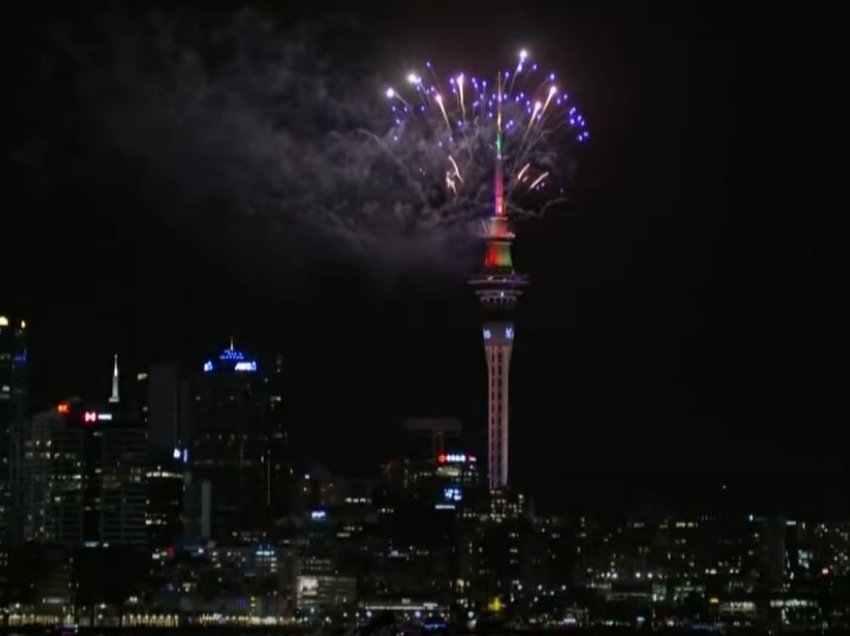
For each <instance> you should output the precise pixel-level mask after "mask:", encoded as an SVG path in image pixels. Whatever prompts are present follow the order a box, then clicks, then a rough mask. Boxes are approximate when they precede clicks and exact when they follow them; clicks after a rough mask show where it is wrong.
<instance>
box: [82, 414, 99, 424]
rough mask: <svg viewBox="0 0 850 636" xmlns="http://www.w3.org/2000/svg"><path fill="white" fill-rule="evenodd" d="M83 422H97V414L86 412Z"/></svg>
mask: <svg viewBox="0 0 850 636" xmlns="http://www.w3.org/2000/svg"><path fill="white" fill-rule="evenodd" d="M83 422H86V423H89V422H97V412H95V411H86V412H85V413H83Z"/></svg>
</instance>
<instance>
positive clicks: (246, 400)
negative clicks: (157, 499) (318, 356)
mask: <svg viewBox="0 0 850 636" xmlns="http://www.w3.org/2000/svg"><path fill="white" fill-rule="evenodd" d="M282 367H283V363H282V359H281V358H280V357H279V356H278V357H276V358H275V359H273V360H269V361H265V360H261V359H258V358H255V357H254V356H248V355H246V354H245V353H244V352H243V351H241V350H239V349H237V348H236V347H235V346H234V345H233V343H232V342H231V343H230V347H228V348H227V349H224V350H223V351H222V352H221V353H219V354H218V356H216V357H214V358H210V359H208V360H207V361H206V362H205V363H204V364H203V366H202V369H200V373H198V375H197V378H196V383H195V394H194V404H193V407H192V410H193V412H192V418H191V419H192V425H191V432H190V433H189V436H190V444H189V451H188V458H189V466H190V470H191V473H192V481H193V482H194V483H195V485H196V486H197V488H194V490H196V491H197V492H198V493H199V494H201V495H202V496H203V493H204V492H205V490H204V485H203V484H204V483H207V484H208V486H207V487H206V488H207V489H208V491H209V493H210V494H209V495H206V496H207V497H208V498H211V520H210V521H211V528H210V530H211V533H212V537H208V538H215V539H217V540H218V541H230V540H233V539H234V538H236V535H238V534H240V533H242V534H244V533H248V534H250V533H254V532H258V531H264V530H267V529H269V528H270V527H271V525H272V522H273V521H274V520H275V519H276V518H277V517H279V516H280V515H281V514H282V512H283V511H284V510H285V507H286V506H287V504H288V503H289V501H288V499H289V497H288V491H289V486H290V485H291V480H292V470H291V467H290V462H289V456H288V440H287V431H286V429H285V426H284V419H283V408H282V407H283V405H282V400H283V398H282V396H281V392H282V391H281V386H280V384H281V379H282ZM196 507H197V506H196ZM201 509H203V505H202V506H201Z"/></svg>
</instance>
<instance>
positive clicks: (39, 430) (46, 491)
mask: <svg viewBox="0 0 850 636" xmlns="http://www.w3.org/2000/svg"><path fill="white" fill-rule="evenodd" d="M20 439H21V453H22V461H21V509H22V512H23V517H24V518H23V536H24V539H25V540H27V541H43V542H49V543H57V544H63V545H66V546H69V547H74V546H79V545H81V544H82V545H104V546H106V545H109V546H136V547H143V546H144V545H145V544H146V542H147V530H146V516H145V509H146V504H147V491H146V469H147V460H146V453H147V431H146V429H145V428H144V426H143V425H142V423H141V419H140V417H139V413H138V411H136V410H135V409H128V408H125V407H123V405H122V404H121V398H120V396H119V394H118V391H117V382H115V381H114V382H113V392H112V395H111V397H110V399H109V401H108V402H106V403H96V402H84V401H83V400H81V399H79V398H73V399H68V400H65V401H63V402H61V403H59V404H58V405H57V406H56V408H55V409H51V410H49V411H45V412H42V413H39V414H37V415H35V416H34V417H33V420H32V422H31V423H30V425H29V426H27V427H26V430H25V431H23V432H22V434H21V435H20Z"/></svg>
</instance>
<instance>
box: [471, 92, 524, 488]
mask: <svg viewBox="0 0 850 636" xmlns="http://www.w3.org/2000/svg"><path fill="white" fill-rule="evenodd" d="M498 103H499V104H501V87H500V88H499V97H498ZM496 130H497V132H496V166H495V178H494V184H493V189H494V199H495V205H494V209H493V215H492V216H490V217H488V218H487V219H486V222H485V232H484V240H485V242H486V252H485V255H484V268H483V269H482V271H481V272H480V273H478V274H476V275H475V276H473V277H472V278H471V280H470V281H469V282H470V283H471V284H472V285H473V286H474V287H475V293H476V295H477V296H478V299H479V300H480V302H481V306H482V307H483V308H484V311H485V314H486V315H485V319H484V324H483V327H482V333H483V336H484V351H485V353H486V356H487V474H488V482H489V485H490V489H491V490H495V489H497V488H504V487H506V486H507V485H508V424H509V421H510V414H509V402H508V392H509V372H510V363H511V352H512V350H513V343H514V324H513V320H512V313H513V309H514V306H515V305H516V302H517V300H518V298H519V296H520V295H521V294H522V289H523V287H524V286H525V285H526V284H527V283H528V279H527V278H526V277H525V276H523V275H521V274H518V273H517V272H516V271H515V270H514V265H513V257H512V255H511V245H512V244H513V239H514V234H513V232H511V229H510V222H509V220H508V217H507V211H506V209H505V200H504V185H505V184H504V176H503V172H502V171H503V168H502V161H503V158H502V148H503V143H502V113H501V106H500V107H499V111H498V113H497V126H496Z"/></svg>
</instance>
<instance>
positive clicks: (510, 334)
mask: <svg viewBox="0 0 850 636" xmlns="http://www.w3.org/2000/svg"><path fill="white" fill-rule="evenodd" d="M505 338H507V339H508V340H513V339H514V328H513V327H505Z"/></svg>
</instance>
